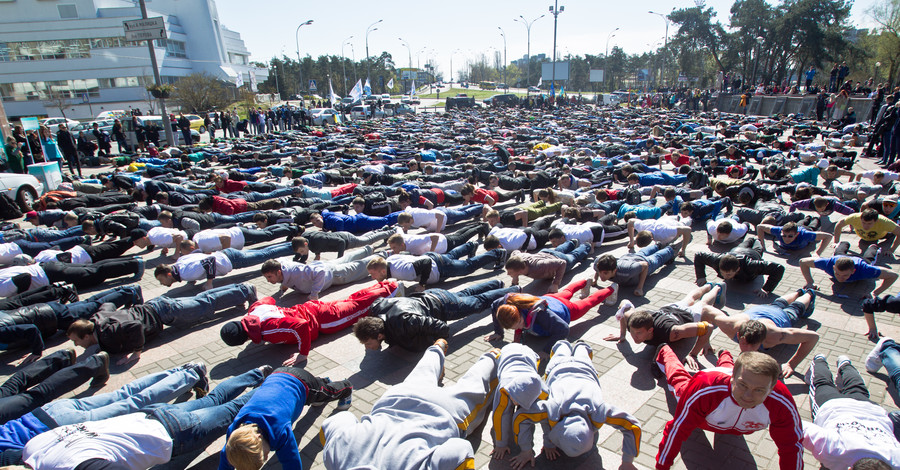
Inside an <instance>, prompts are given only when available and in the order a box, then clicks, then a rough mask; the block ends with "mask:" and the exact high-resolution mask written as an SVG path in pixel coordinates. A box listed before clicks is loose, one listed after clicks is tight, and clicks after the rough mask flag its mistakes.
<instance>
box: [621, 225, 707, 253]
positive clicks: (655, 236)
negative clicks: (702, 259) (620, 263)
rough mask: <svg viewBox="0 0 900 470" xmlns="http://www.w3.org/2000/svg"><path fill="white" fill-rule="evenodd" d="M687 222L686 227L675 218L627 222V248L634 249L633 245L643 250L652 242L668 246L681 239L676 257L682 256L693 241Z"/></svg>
mask: <svg viewBox="0 0 900 470" xmlns="http://www.w3.org/2000/svg"><path fill="white" fill-rule="evenodd" d="M687 221H688V225H684V222H683V221H682V220H679V219H678V217H675V216H664V217H661V218H659V219H647V220H639V219H637V218H634V219H631V220H629V221H628V240H629V242H628V248H629V249H632V248H634V246H635V244H637V246H639V247H641V248H643V247H645V246H647V245H649V244H650V242H653V241H657V242H660V243H662V244H664V245H668V244H669V243H672V242H674V241H675V240H676V239H678V237H681V252H680V253H678V255H677V256H684V253H685V250H687V246H688V244H690V243H691V240H692V239H693V235H692V231H691V227H690V219H687ZM635 234H636V235H635Z"/></svg>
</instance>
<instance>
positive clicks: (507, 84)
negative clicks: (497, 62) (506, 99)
mask: <svg viewBox="0 0 900 470" xmlns="http://www.w3.org/2000/svg"><path fill="white" fill-rule="evenodd" d="M497 29H499V30H500V36H503V84H504V85H506V86H507V88H506V89H507V90H509V82H508V81H507V79H506V64H507V62H506V32H505V31H503V28H501V27H499V26H497Z"/></svg>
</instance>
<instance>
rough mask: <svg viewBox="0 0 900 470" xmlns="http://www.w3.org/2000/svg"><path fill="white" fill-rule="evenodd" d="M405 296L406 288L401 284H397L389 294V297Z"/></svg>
mask: <svg viewBox="0 0 900 470" xmlns="http://www.w3.org/2000/svg"><path fill="white" fill-rule="evenodd" d="M405 295H406V286H405V285H403V283H402V282H398V283H397V288H396V289H394V292H392V293H391V295H390V296H391V297H403V296H405Z"/></svg>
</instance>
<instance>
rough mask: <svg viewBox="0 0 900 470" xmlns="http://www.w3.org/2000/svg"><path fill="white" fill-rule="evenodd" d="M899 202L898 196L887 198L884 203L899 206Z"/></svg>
mask: <svg viewBox="0 0 900 470" xmlns="http://www.w3.org/2000/svg"><path fill="white" fill-rule="evenodd" d="M897 201H900V197H898V196H897V195H896V194H894V195H891V196H887V197H885V198H884V200H883V202H892V203H894V204H897Z"/></svg>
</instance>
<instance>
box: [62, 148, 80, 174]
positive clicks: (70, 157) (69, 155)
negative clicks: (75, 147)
mask: <svg viewBox="0 0 900 470" xmlns="http://www.w3.org/2000/svg"><path fill="white" fill-rule="evenodd" d="M65 156H66V163H68V164H69V173H72V174H73V175H74V174H75V170H76V169H77V170H78V176H81V160H80V159H79V158H78V152H66V154H65Z"/></svg>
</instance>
